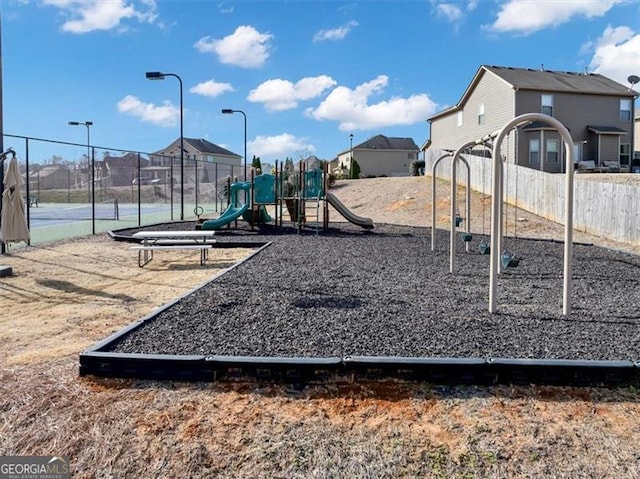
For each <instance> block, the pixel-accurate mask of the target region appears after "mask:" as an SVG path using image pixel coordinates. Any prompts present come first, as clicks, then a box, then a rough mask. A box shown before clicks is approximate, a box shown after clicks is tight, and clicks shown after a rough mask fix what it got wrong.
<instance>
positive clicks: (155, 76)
mask: <svg viewBox="0 0 640 479" xmlns="http://www.w3.org/2000/svg"><path fill="white" fill-rule="evenodd" d="M145 76H146V77H147V79H148V80H164V78H165V77H175V78H177V79H178V82H179V83H180V220H184V121H183V111H184V109H183V104H182V78H180V77H179V76H178V75H176V74H175V73H162V72H147V73H146V74H145ZM171 188H173V178H172V184H171ZM171 207H172V208H173V205H171Z"/></svg>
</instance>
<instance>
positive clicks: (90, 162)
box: [69, 121, 96, 234]
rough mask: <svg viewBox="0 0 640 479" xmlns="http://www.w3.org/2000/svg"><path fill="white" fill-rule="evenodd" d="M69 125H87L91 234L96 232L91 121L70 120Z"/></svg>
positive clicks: (94, 169) (94, 170) (94, 171)
mask: <svg viewBox="0 0 640 479" xmlns="http://www.w3.org/2000/svg"><path fill="white" fill-rule="evenodd" d="M69 125H71V126H80V125H82V126H86V127H87V164H88V165H91V230H92V234H96V221H95V219H96V176H95V175H96V168H95V160H94V158H93V155H92V154H91V133H90V131H91V127H92V126H93V122H92V121H70V122H69Z"/></svg>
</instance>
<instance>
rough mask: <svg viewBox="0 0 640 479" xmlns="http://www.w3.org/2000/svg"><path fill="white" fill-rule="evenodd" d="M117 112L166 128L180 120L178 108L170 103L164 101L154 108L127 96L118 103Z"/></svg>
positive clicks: (152, 105)
mask: <svg viewBox="0 0 640 479" xmlns="http://www.w3.org/2000/svg"><path fill="white" fill-rule="evenodd" d="M118 111H119V112H120V113H124V114H126V115H131V116H134V117H136V118H140V119H141V120H142V121H144V122H147V123H153V124H154V125H159V126H166V127H170V126H176V125H177V124H178V119H179V118H180V108H178V107H176V106H174V105H173V104H172V103H171V102H170V101H165V102H164V104H163V105H162V106H156V105H154V104H153V103H143V102H142V101H140V100H139V99H138V98H136V97H135V96H132V95H127V96H125V97H124V98H123V99H122V100H120V101H119V102H118Z"/></svg>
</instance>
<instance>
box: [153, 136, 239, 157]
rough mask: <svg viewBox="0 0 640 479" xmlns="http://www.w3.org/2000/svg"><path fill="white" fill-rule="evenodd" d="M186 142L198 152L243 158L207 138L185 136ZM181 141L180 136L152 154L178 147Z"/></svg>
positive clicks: (160, 153)
mask: <svg viewBox="0 0 640 479" xmlns="http://www.w3.org/2000/svg"><path fill="white" fill-rule="evenodd" d="M183 140H184V143H187V144H189V145H190V146H191V147H192V148H193V149H195V150H196V151H197V152H198V153H201V154H202V153H208V154H211V155H221V156H233V157H236V158H242V155H238V154H237V153H234V152H233V151H229V150H227V149H226V148H223V147H221V146H218V145H216V144H215V143H211V142H210V141H207V140H205V139H202V138H199V139H198V138H186V137H184V138H183ZM179 143H180V138H178V139H176V140H175V141H174V142H173V143H171V144H170V145H169V146H168V147H166V148H163V149H162V150H158V151H156V152H154V153H152V154H155V155H162V154H163V152H165V151H167V150H171V149H172V148H174V147H178V150H179V149H180V148H179Z"/></svg>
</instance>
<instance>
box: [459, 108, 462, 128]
mask: <svg viewBox="0 0 640 479" xmlns="http://www.w3.org/2000/svg"><path fill="white" fill-rule="evenodd" d="M458 126H462V112H461V111H459V112H458Z"/></svg>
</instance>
